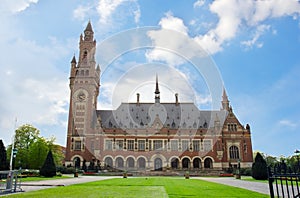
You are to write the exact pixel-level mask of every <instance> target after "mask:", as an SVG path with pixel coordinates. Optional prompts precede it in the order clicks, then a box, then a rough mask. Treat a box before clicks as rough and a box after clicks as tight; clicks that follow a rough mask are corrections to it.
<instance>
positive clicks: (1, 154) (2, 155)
mask: <svg viewBox="0 0 300 198" xmlns="http://www.w3.org/2000/svg"><path fill="white" fill-rule="evenodd" d="M7 169H8V164H7V157H6V149H5V146H4V144H3V142H2V140H0V170H7Z"/></svg>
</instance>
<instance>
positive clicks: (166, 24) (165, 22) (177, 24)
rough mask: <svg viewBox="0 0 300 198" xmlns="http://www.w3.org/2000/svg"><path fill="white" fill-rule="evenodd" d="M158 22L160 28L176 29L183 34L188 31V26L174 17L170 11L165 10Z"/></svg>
mask: <svg viewBox="0 0 300 198" xmlns="http://www.w3.org/2000/svg"><path fill="white" fill-rule="evenodd" d="M158 24H159V25H160V26H161V28H162V29H169V30H174V31H178V32H180V33H182V34H184V35H187V33H188V28H187V27H186V26H185V25H184V23H183V20H182V19H180V18H177V17H174V16H173V14H172V13H171V12H167V13H166V16H165V17H163V18H162V19H161V20H160V21H159V23H158Z"/></svg>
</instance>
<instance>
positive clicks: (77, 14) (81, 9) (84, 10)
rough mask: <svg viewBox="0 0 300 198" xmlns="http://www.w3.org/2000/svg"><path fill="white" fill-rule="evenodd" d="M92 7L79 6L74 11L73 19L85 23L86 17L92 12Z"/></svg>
mask: <svg viewBox="0 0 300 198" xmlns="http://www.w3.org/2000/svg"><path fill="white" fill-rule="evenodd" d="M91 9H92V6H89V5H88V6H83V5H79V6H78V7H77V8H76V9H75V10H74V11H73V17H74V18H76V19H79V20H81V21H83V20H84V19H85V16H86V15H87V14H88V13H89V12H90V11H91Z"/></svg>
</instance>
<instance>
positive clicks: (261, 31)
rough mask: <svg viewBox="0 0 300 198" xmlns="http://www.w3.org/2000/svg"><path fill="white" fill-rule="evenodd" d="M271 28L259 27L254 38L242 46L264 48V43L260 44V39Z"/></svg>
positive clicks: (243, 42)
mask: <svg viewBox="0 0 300 198" xmlns="http://www.w3.org/2000/svg"><path fill="white" fill-rule="evenodd" d="M270 27H271V26H270V25H259V26H258V27H257V29H256V31H255V34H254V36H253V38H252V39H251V40H247V41H242V42H241V44H242V45H244V46H246V47H247V48H252V47H253V46H256V47H258V48H261V47H262V46H263V42H258V39H259V38H260V36H261V35H263V34H264V33H265V32H266V31H268V30H269V29H270Z"/></svg>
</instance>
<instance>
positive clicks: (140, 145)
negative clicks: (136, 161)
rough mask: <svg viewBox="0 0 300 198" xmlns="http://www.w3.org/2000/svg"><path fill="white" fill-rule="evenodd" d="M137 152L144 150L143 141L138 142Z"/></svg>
mask: <svg viewBox="0 0 300 198" xmlns="http://www.w3.org/2000/svg"><path fill="white" fill-rule="evenodd" d="M138 150H139V151H144V150H145V140H138Z"/></svg>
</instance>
